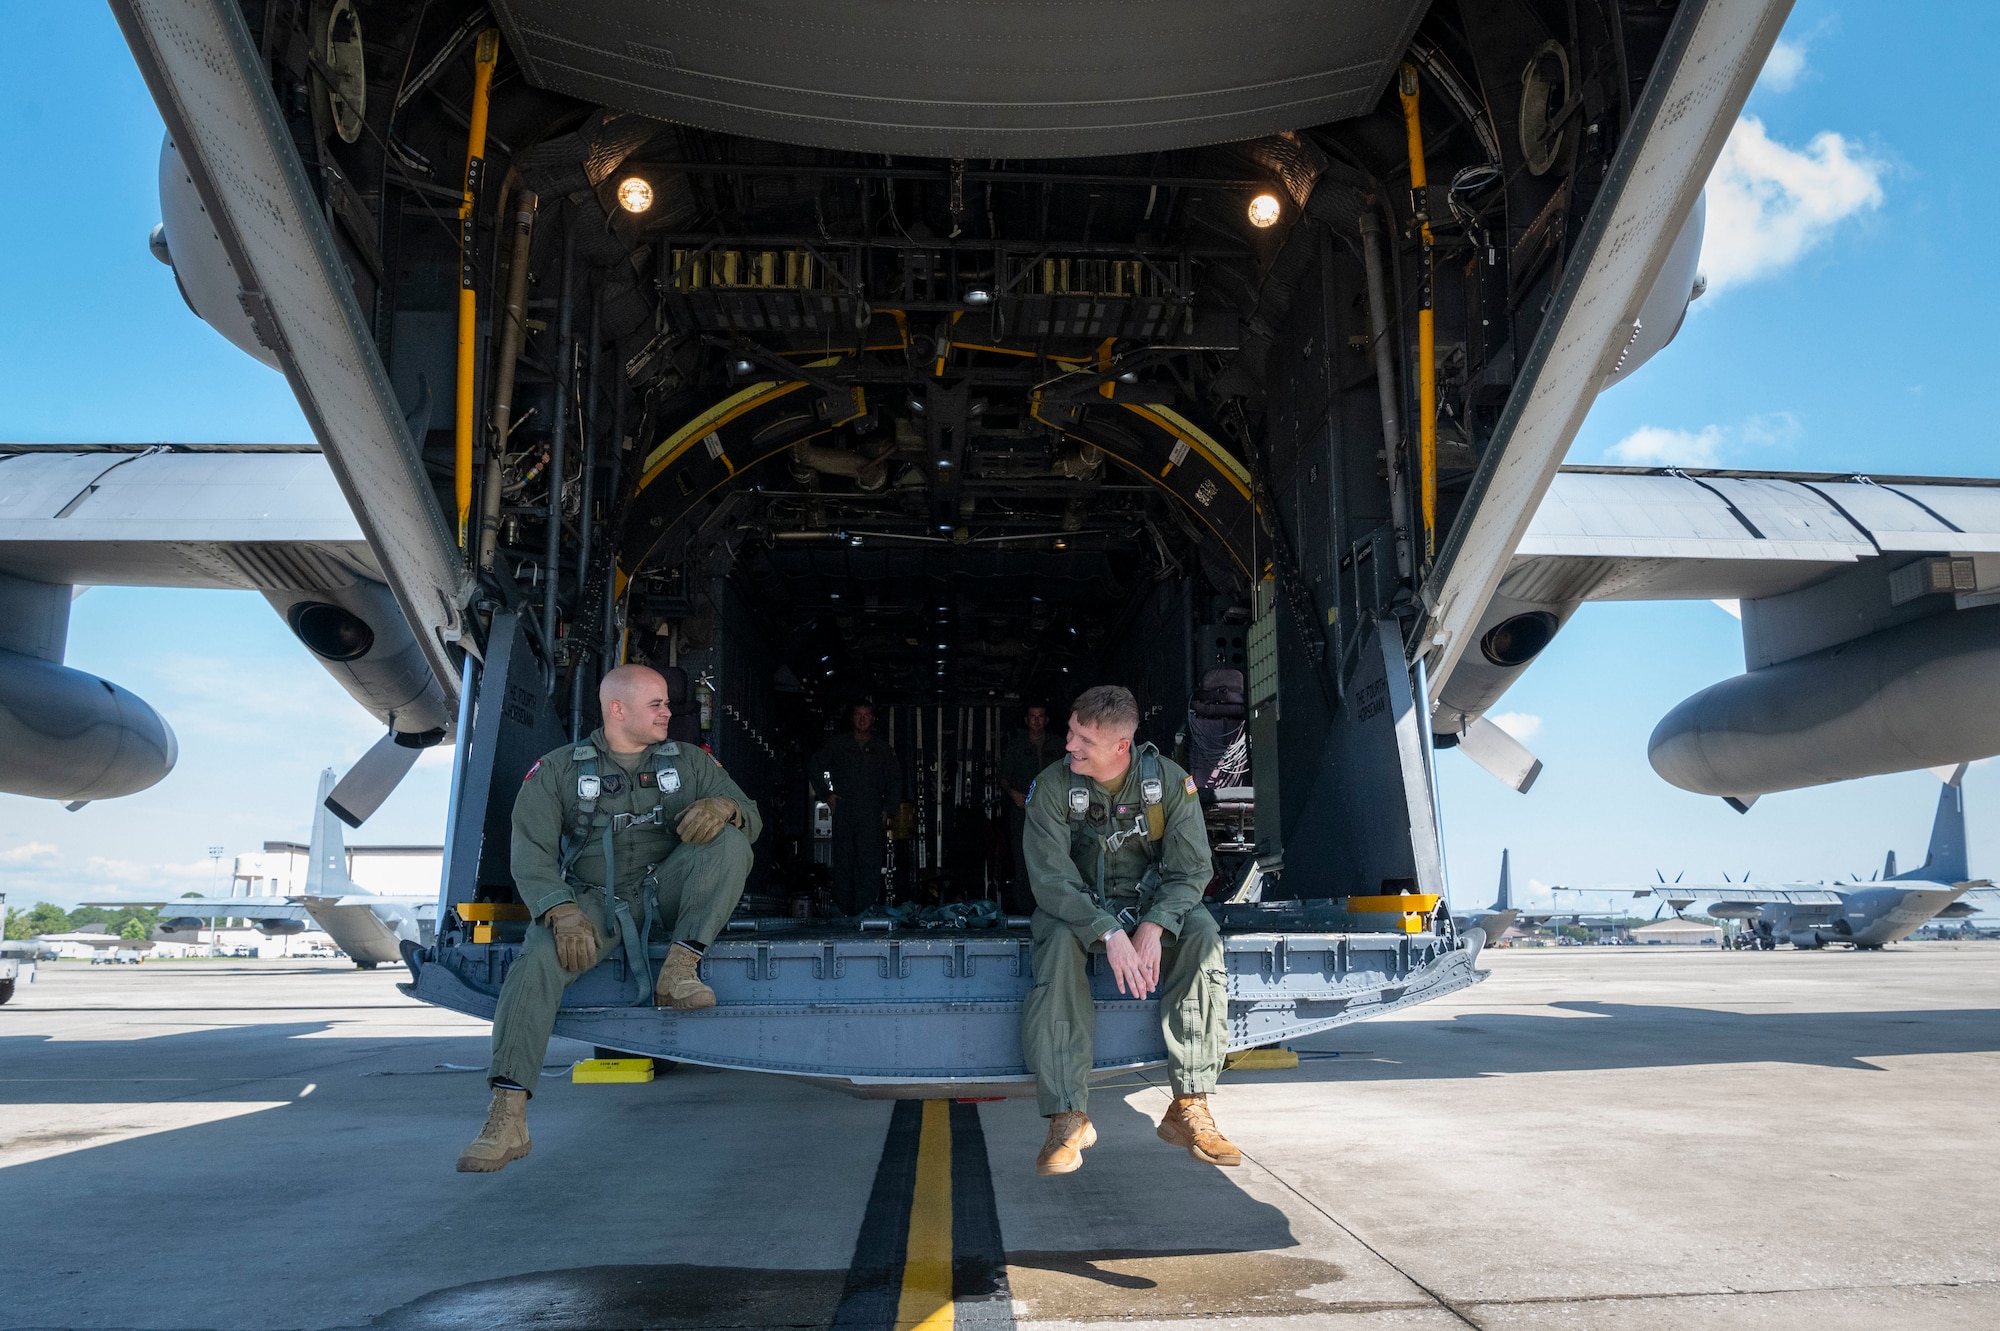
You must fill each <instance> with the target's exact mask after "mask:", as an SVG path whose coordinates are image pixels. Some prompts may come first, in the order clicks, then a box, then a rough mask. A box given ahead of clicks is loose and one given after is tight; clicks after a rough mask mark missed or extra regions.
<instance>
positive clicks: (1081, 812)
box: [1063, 744, 1167, 927]
mask: <svg viewBox="0 0 2000 1331" xmlns="http://www.w3.org/2000/svg"><path fill="white" fill-rule="evenodd" d="M1132 757H1133V761H1134V762H1135V763H1137V764H1138V768H1139V804H1140V807H1141V809H1142V810H1143V814H1142V815H1140V816H1137V817H1134V818H1133V820H1132V825H1131V826H1130V827H1121V828H1118V829H1117V830H1115V831H1113V830H1111V829H1110V828H1109V826H1108V825H1107V827H1106V828H1105V829H1104V830H1102V831H1097V830H1093V829H1092V828H1091V826H1090V821H1089V819H1090V805H1091V801H1092V798H1093V792H1092V789H1091V787H1092V786H1094V785H1095V784H1096V782H1094V781H1092V780H1091V779H1090V778H1089V777H1087V776H1084V775H1083V774H1082V773H1080V772H1077V771H1075V770H1074V769H1071V768H1070V765H1069V759H1068V758H1067V757H1065V758H1064V759H1063V768H1064V770H1066V771H1068V772H1069V825H1070V844H1071V846H1072V847H1074V845H1075V843H1076V839H1077V838H1078V837H1080V836H1082V837H1088V838H1090V839H1091V840H1092V841H1095V842H1096V843H1097V881H1096V883H1095V885H1094V887H1093V888H1092V890H1091V900H1093V901H1094V902H1096V903H1097V907H1098V909H1100V910H1108V909H1109V908H1110V907H1109V905H1108V904H1107V902H1106V900H1105V896H1104V856H1105V853H1106V852H1107V851H1111V852H1116V851H1118V850H1120V849H1122V848H1123V847H1124V845H1125V843H1126V842H1127V841H1129V840H1131V839H1132V838H1133V837H1136V836H1139V835H1141V834H1142V833H1143V834H1144V836H1145V838H1146V859H1147V864H1146V872H1145V874H1144V875H1142V876H1141V877H1140V879H1139V900H1140V905H1139V910H1140V911H1143V910H1144V909H1145V908H1146V907H1148V906H1150V905H1151V904H1152V898H1153V896H1154V895H1155V894H1156V893H1158V891H1159V890H1160V850H1161V847H1160V843H1161V842H1162V841H1163V840H1164V839H1165V838H1166V834H1167V815H1166V809H1165V808H1164V807H1163V801H1164V799H1165V797H1166V785H1165V783H1164V781H1163V780H1162V779H1161V773H1160V751H1159V749H1157V748H1155V747H1154V746H1153V745H1151V744H1141V745H1140V746H1139V747H1138V748H1137V749H1135V750H1133V753H1132ZM1107 824H1108V817H1107ZM1072 853H1073V852H1072ZM1127 917H1130V918H1127ZM1118 919H1119V922H1120V923H1122V924H1124V925H1126V926H1127V927H1130V926H1131V925H1132V924H1134V923H1136V922H1137V919H1138V913H1137V912H1135V911H1133V910H1132V908H1130V907H1127V908H1126V909H1124V910H1122V911H1120V912H1119V913H1118Z"/></svg>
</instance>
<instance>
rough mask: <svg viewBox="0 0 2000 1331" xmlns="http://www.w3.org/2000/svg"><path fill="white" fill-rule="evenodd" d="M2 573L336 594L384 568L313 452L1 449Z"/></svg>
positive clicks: (93, 582)
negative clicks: (334, 591)
mask: <svg viewBox="0 0 2000 1331" xmlns="http://www.w3.org/2000/svg"><path fill="white" fill-rule="evenodd" d="M0 489H4V490H5V492H6V496H7V497H6V501H5V502H4V503H3V504H0V573H11V574H14V575H15V576H16V577H22V578H29V579H32V580H33V581H35V582H47V583H56V584H68V585H72V586H123V587H225V588H236V589H248V590H252V591H279V590H290V591H300V592H328V591H333V590H337V589H339V588H343V587H349V586H352V585H354V583H355V582H356V581H357V579H360V578H369V579H372V580H374V581H377V582H380V581H381V579H382V573H381V570H380V568H379V567H378V566H377V564H376V561H375V556H374V555H373V554H372V553H370V551H369V549H368V543H367V542H366V541H365V540H363V539H362V536H361V527H360V525H359V524H358V523H356V522H355V520H354V515H353V513H352V512H350V511H349V510H348V507H347V501H346V499H345V498H343V497H342V495H341V493H340V487H339V486H337V485H335V484H334V483H333V473H332V472H330V471H328V470H327V466H326V459H325V458H323V457H321V456H320V454H319V450H318V449H317V448H316V447H313V446H312V445H308V444H183V445H171V446H170V445H163V444H99V445H72V444H0Z"/></svg>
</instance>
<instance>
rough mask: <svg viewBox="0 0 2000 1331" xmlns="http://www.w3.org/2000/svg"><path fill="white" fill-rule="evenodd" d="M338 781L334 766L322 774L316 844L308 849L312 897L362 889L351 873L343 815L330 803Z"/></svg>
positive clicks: (315, 808)
mask: <svg viewBox="0 0 2000 1331" xmlns="http://www.w3.org/2000/svg"><path fill="white" fill-rule="evenodd" d="M334 781H335V778H334V772H333V769H332V768H331V767H329V768H327V769H326V770H325V771H324V772H321V773H320V774H319V797H318V798H317V799H315V800H314V801H313V829H312V843H311V845H310V846H309V847H308V850H307V861H308V862H307V864H306V882H305V891H304V895H306V896H309V897H344V896H347V895H349V894H350V893H353V892H358V891H360V889H359V888H358V887H356V886H355V885H354V880H353V879H352V878H350V877H348V874H347V837H346V834H345V833H344V832H343V831H342V830H341V822H340V818H339V817H338V815H336V814H335V813H334V812H333V810H332V809H330V808H328V807H327V803H326V797H327V796H328V795H330V794H332V793H333V787H334Z"/></svg>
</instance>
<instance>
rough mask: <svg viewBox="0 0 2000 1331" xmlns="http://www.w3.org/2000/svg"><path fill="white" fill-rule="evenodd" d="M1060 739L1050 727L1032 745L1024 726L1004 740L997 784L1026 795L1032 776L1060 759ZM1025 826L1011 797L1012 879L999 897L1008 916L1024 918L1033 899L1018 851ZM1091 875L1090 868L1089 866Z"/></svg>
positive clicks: (1020, 810) (1024, 818) (1023, 814)
mask: <svg viewBox="0 0 2000 1331" xmlns="http://www.w3.org/2000/svg"><path fill="white" fill-rule="evenodd" d="M1062 752H1063V738H1062V736H1061V735H1058V734H1057V733H1056V732H1055V729H1054V728H1053V727H1048V728H1045V729H1044V730H1043V731H1042V742H1041V743H1040V744H1037V743H1035V739H1034V736H1032V735H1030V734H1029V733H1028V729H1027V727H1026V726H1023V727H1022V728H1021V729H1019V730H1017V731H1015V732H1014V733H1013V734H1011V735H1009V736H1008V737H1007V747H1006V748H1005V749H1003V750H1002V751H1001V754H1000V784H1001V785H1003V786H1005V787H1006V788H1007V789H1009V790H1018V791H1020V792H1021V793H1022V794H1024V795H1025V794H1027V793H1028V787H1030V786H1032V785H1034V784H1035V778H1036V776H1038V775H1040V773H1041V770H1042V769H1043V768H1044V767H1047V766H1048V765H1049V764H1050V763H1051V762H1053V761H1054V760H1055V759H1057V758H1060V757H1062ZM1027 826H1028V811H1027V809H1026V808H1025V807H1023V808H1015V807H1014V800H1013V797H1012V796H1009V797H1008V799H1007V843H1008V845H1010V846H1011V847H1012V848H1013V851H1014V877H1013V880H1012V881H1011V882H1009V883H1008V884H1007V890H1006V892H1005V893H1003V894H1002V895H1003V896H1004V897H1005V902H1004V904H1005V905H1006V907H1007V913H1008V914H1009V915H1026V914H1027V913H1028V912H1029V911H1031V910H1033V909H1034V908H1035V899H1034V896H1033V895H1032V894H1031V893H1030V891H1029V890H1028V861H1027V857H1026V856H1025V855H1024V854H1023V853H1022V850H1021V834H1022V833H1023V832H1024V831H1025V830H1026V829H1027ZM1093 871H1094V866H1093Z"/></svg>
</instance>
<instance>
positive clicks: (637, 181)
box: [618, 176, 1270, 226]
mask: <svg viewBox="0 0 2000 1331" xmlns="http://www.w3.org/2000/svg"><path fill="white" fill-rule="evenodd" d="M618 206H619V207H620V208H623V209H624V210H625V211H626V212H628V213H643V212H645V211H646V210H647V209H648V208H650V207H652V206H653V186H652V182H650V181H647V180H642V179H641V178H640V177H638V176H627V177H625V179H623V180H621V181H619V182H618ZM1258 225H1259V226H1269V225H1270V223H1268V222H1260V223H1258Z"/></svg>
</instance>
